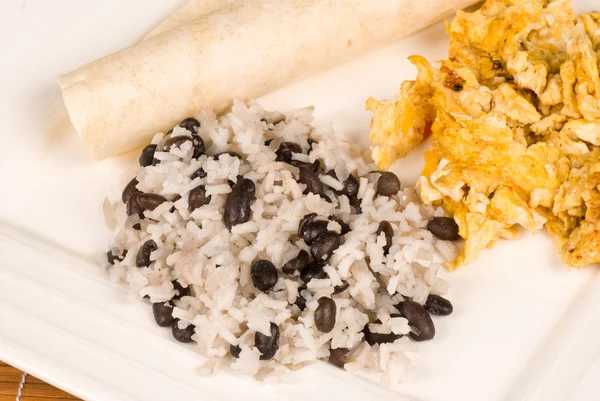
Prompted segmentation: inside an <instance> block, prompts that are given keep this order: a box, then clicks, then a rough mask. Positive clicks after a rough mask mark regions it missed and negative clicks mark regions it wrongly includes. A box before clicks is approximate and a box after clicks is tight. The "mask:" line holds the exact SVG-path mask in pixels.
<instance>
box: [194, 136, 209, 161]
mask: <svg viewBox="0 0 600 401" xmlns="http://www.w3.org/2000/svg"><path fill="white" fill-rule="evenodd" d="M192 143H193V144H194V154H193V155H192V157H193V158H194V159H197V158H199V157H200V156H202V155H203V154H204V153H205V152H206V147H205V146H204V141H203V140H202V138H201V137H200V135H192Z"/></svg>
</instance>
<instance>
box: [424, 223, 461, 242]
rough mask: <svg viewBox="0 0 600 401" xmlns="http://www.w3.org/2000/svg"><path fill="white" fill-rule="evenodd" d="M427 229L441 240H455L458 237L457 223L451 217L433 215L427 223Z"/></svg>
mask: <svg viewBox="0 0 600 401" xmlns="http://www.w3.org/2000/svg"><path fill="white" fill-rule="evenodd" d="M427 229H428V230H429V232H430V233H432V234H433V235H434V236H436V237H437V238H439V239H441V240H446V241H456V240H458V239H460V235H458V224H456V222H455V221H454V219H453V218H451V217H434V218H432V219H431V220H429V222H428V223H427Z"/></svg>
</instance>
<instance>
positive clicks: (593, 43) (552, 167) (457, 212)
mask: <svg viewBox="0 0 600 401" xmlns="http://www.w3.org/2000/svg"><path fill="white" fill-rule="evenodd" d="M447 32H448V35H449V38H450V49H449V57H448V60H444V61H442V62H441V65H440V67H439V68H433V67H432V66H431V65H430V64H429V63H428V62H427V60H425V59H424V58H422V57H418V56H413V57H411V62H412V63H413V64H414V65H415V66H416V67H417V69H418V72H419V73H418V76H417V79H416V80H415V81H407V82H404V83H403V84H402V86H401V88H400V92H399V93H398V95H397V97H396V99H395V102H391V101H376V100H374V99H372V98H371V99H369V100H368V101H367V109H369V110H371V111H372V112H373V113H374V116H373V120H372V123H371V141H372V142H373V144H374V147H373V159H374V160H375V162H376V163H377V164H378V166H379V167H380V168H383V169H385V168H388V167H389V166H390V165H391V164H392V163H393V162H394V161H395V160H397V159H398V158H400V157H402V156H404V155H405V154H406V153H408V152H409V151H410V150H411V149H412V148H414V147H415V146H416V145H417V144H418V143H419V142H421V141H422V140H423V139H424V138H426V137H427V136H428V135H429V134H431V141H432V147H431V150H430V151H428V152H427V153H426V154H425V169H424V171H423V173H422V176H421V178H420V181H419V188H420V193H421V197H422V199H423V201H424V202H425V203H435V204H443V205H444V207H445V209H446V210H447V211H448V212H449V213H450V214H451V215H453V216H454V219H455V220H456V222H457V223H458V226H459V233H460V235H461V237H463V238H464V239H465V240H466V241H465V245H464V248H463V250H462V252H461V254H460V256H459V257H458V259H457V260H456V262H455V263H453V264H451V265H449V267H450V268H451V269H454V268H456V267H457V266H459V265H461V264H466V263H469V262H471V261H472V260H473V259H475V258H476V257H477V255H478V254H479V253H480V251H481V250H483V249H485V248H486V247H490V246H491V245H493V243H494V242H495V241H496V240H497V239H499V238H515V237H516V236H517V234H518V229H517V227H518V226H522V227H525V228H527V229H528V230H530V231H537V230H540V229H542V228H544V227H546V229H547V230H548V231H549V232H550V234H551V235H552V236H553V237H555V238H556V240H557V243H558V248H559V254H560V255H561V257H562V259H563V260H564V261H565V263H567V264H569V265H571V266H575V267H583V266H585V265H587V264H590V263H594V262H600V73H599V68H600V13H598V12H590V13H585V14H582V15H579V16H577V15H576V14H575V12H574V10H573V7H572V5H571V3H570V1H569V0H554V1H547V0H487V1H486V3H485V4H484V5H483V6H482V7H481V8H480V9H479V10H478V11H476V12H473V13H466V12H460V11H459V12H458V14H457V15H456V18H455V19H454V20H453V21H452V23H450V24H448V25H447Z"/></svg>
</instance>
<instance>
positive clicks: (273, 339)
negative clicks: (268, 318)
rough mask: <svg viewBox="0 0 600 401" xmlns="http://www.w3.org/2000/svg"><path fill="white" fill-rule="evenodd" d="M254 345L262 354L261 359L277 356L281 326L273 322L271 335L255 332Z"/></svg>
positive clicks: (265, 359)
mask: <svg viewBox="0 0 600 401" xmlns="http://www.w3.org/2000/svg"><path fill="white" fill-rule="evenodd" d="M254 346H255V347H256V348H257V349H258V350H259V351H260V353H261V354H262V355H261V356H260V358H259V359H260V360H261V361H267V360H269V359H271V358H273V357H274V356H275V354H276V353H277V350H278V349H279V327H278V326H277V325H276V324H275V323H271V335H270V336H265V335H264V334H262V333H259V332H258V331H257V332H256V333H255V334H254Z"/></svg>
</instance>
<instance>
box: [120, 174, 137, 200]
mask: <svg viewBox="0 0 600 401" xmlns="http://www.w3.org/2000/svg"><path fill="white" fill-rule="evenodd" d="M137 184H139V182H138V180H137V178H134V179H132V180H131V181H129V184H127V185H126V186H125V188H124V189H123V194H122V195H121V200H122V201H123V203H124V204H127V201H128V200H129V198H130V197H131V195H133V194H139V193H140V192H142V191H140V190H139V189H137Z"/></svg>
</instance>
